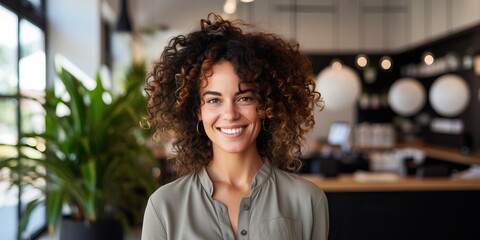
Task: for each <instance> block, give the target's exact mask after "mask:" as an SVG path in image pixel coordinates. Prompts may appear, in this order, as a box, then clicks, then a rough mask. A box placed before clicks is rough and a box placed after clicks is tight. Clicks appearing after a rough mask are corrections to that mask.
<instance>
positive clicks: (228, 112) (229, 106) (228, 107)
mask: <svg viewBox="0 0 480 240" xmlns="http://www.w3.org/2000/svg"><path fill="white" fill-rule="evenodd" d="M239 116H240V113H239V112H238V109H237V106H236V105H235V103H233V102H225V104H224V105H223V109H222V119H223V120H230V121H231V120H235V119H237V118H239Z"/></svg>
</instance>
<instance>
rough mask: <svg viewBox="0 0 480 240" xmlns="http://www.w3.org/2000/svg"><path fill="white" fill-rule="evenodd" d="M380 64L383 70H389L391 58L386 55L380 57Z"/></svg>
mask: <svg viewBox="0 0 480 240" xmlns="http://www.w3.org/2000/svg"><path fill="white" fill-rule="evenodd" d="M380 66H381V67H382V69H383V70H389V69H390V68H391V67H392V59H391V58H390V57H388V56H383V57H382V58H380Z"/></svg>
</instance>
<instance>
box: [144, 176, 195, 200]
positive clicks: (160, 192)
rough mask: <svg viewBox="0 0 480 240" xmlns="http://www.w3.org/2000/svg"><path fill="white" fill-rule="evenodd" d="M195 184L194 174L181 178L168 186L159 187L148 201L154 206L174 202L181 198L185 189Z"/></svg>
mask: <svg viewBox="0 0 480 240" xmlns="http://www.w3.org/2000/svg"><path fill="white" fill-rule="evenodd" d="M194 182H195V173H190V174H188V175H185V176H182V177H180V178H178V179H176V180H174V181H172V182H170V183H168V184H165V185H163V186H161V187H159V188H158V189H157V190H156V191H155V192H154V193H153V194H152V195H151V196H150V201H151V202H152V203H153V204H154V205H157V204H161V203H168V202H175V201H176V200H178V199H181V198H182V195H184V194H185V193H186V192H187V189H189V188H191V187H192V184H194Z"/></svg>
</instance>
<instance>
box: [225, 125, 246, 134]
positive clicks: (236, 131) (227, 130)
mask: <svg viewBox="0 0 480 240" xmlns="http://www.w3.org/2000/svg"><path fill="white" fill-rule="evenodd" d="M244 129H245V127H239V128H219V130H220V131H221V132H222V133H226V134H229V135H234V134H239V133H241V132H242V131H243V130H244Z"/></svg>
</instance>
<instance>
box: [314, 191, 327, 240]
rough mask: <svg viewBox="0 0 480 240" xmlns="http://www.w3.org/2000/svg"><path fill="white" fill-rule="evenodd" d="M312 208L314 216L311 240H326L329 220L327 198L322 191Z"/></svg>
mask: <svg viewBox="0 0 480 240" xmlns="http://www.w3.org/2000/svg"><path fill="white" fill-rule="evenodd" d="M313 206H314V208H313V211H314V213H313V214H314V215H313V229H312V235H311V239H316V240H328V233H329V227H330V218H329V211H328V200H327V196H326V195H325V193H324V192H323V191H321V194H320V197H319V198H318V199H317V201H315V204H314V205H313Z"/></svg>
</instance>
